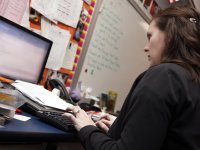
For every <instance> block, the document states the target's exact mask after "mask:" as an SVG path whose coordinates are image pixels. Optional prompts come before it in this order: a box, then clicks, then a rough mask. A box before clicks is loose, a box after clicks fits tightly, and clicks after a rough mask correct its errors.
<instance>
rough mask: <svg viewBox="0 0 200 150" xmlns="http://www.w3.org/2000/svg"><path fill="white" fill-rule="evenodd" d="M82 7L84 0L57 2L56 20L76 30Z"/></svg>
mask: <svg viewBox="0 0 200 150" xmlns="http://www.w3.org/2000/svg"><path fill="white" fill-rule="evenodd" d="M82 6H83V0H57V14H56V16H55V19H56V20H58V21H60V22H62V23H64V24H66V25H69V26H72V27H74V28H76V26H77V24H78V20H79V17H80V13H81V9H82Z"/></svg>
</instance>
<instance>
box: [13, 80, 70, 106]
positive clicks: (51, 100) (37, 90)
mask: <svg viewBox="0 0 200 150" xmlns="http://www.w3.org/2000/svg"><path fill="white" fill-rule="evenodd" d="M12 85H13V86H14V87H15V88H16V89H17V90H19V91H20V92H22V93H23V94H24V95H26V96H28V97H29V98H30V99H31V100H33V101H35V102H38V103H40V104H41V105H43V106H48V107H52V108H57V109H61V110H66V109H67V107H69V106H72V104H70V103H67V102H66V101H64V100H62V99H61V98H59V97H58V96H57V95H55V94H54V93H52V92H50V91H48V90H46V89H45V88H43V87H42V86H40V85H36V84H32V83H28V82H24V81H19V80H17V81H16V82H15V83H13V84H12Z"/></svg>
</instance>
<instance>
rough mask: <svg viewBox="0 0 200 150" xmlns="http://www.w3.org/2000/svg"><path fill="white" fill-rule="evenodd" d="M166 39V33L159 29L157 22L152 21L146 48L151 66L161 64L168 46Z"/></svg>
mask: <svg viewBox="0 0 200 150" xmlns="http://www.w3.org/2000/svg"><path fill="white" fill-rule="evenodd" d="M165 37H166V35H165V33H164V32H163V31H161V30H159V29H158V27H157V26H156V22H155V21H152V22H151V23H150V26H149V29H148V31H147V38H148V41H147V43H146V45H145V47H144V51H145V52H146V53H147V57H148V60H149V65H150V66H154V65H157V64H159V63H160V62H161V59H162V54H163V52H164V49H165V44H166V43H165Z"/></svg>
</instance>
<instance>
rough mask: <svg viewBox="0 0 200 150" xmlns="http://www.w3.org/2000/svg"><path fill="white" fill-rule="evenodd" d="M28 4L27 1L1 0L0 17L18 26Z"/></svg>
mask: <svg viewBox="0 0 200 150" xmlns="http://www.w3.org/2000/svg"><path fill="white" fill-rule="evenodd" d="M28 2H29V1H28V0H1V1H0V15H2V16H4V17H5V18H7V19H9V20H12V21H14V22H16V23H18V24H20V23H21V19H22V17H23V15H24V12H25V10H26V6H27V3H28ZM16 4H17V5H16Z"/></svg>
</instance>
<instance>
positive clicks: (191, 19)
mask: <svg viewBox="0 0 200 150" xmlns="http://www.w3.org/2000/svg"><path fill="white" fill-rule="evenodd" d="M189 20H190V22H192V23H197V20H196V19H195V18H189Z"/></svg>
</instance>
